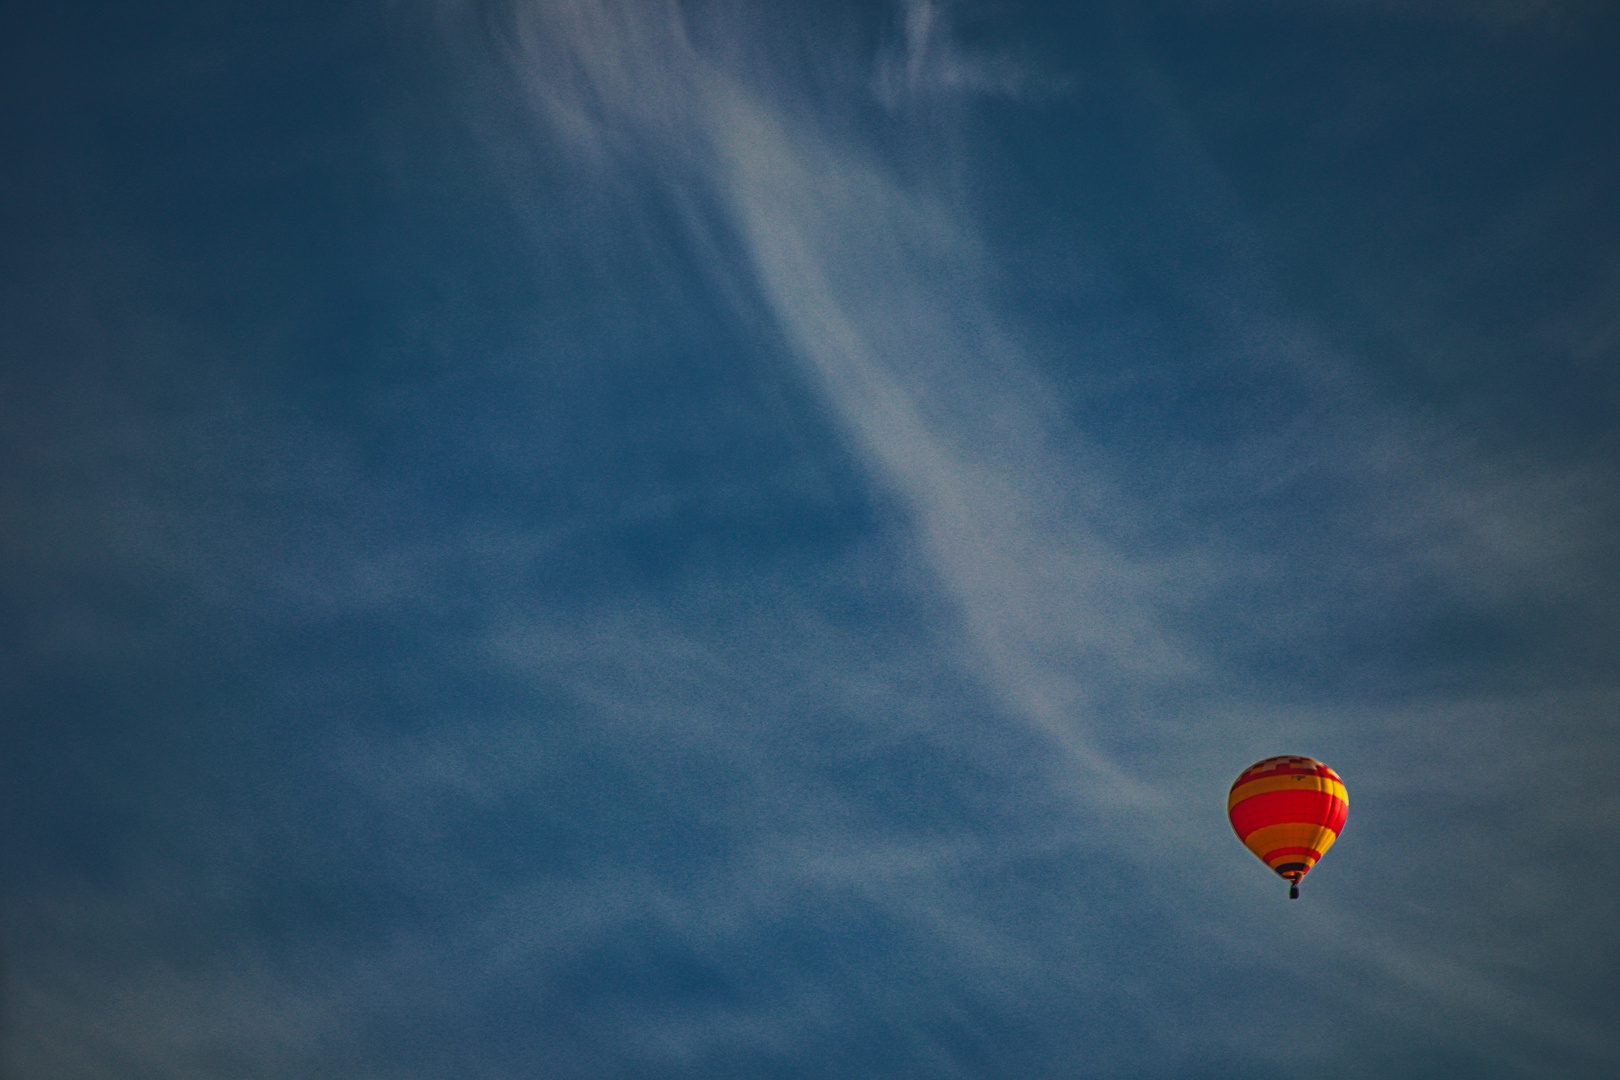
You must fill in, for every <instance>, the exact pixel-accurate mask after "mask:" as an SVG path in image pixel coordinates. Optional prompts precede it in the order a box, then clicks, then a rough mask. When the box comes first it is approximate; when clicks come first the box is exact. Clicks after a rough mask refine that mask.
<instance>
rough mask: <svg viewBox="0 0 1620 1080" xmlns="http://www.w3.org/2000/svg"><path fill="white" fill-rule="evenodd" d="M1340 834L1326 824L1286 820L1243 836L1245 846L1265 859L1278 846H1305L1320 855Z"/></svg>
mask: <svg viewBox="0 0 1620 1080" xmlns="http://www.w3.org/2000/svg"><path fill="white" fill-rule="evenodd" d="M1338 838H1339V834H1338V833H1336V832H1334V831H1333V830H1332V829H1329V828H1327V827H1326V826H1325V825H1317V824H1315V823H1313V822H1309V821H1285V822H1283V823H1282V824H1280V825H1267V826H1266V827H1265V828H1263V829H1256V830H1254V832H1252V833H1250V834H1249V835H1248V836H1245V837H1244V838H1243V846H1244V847H1246V848H1248V849H1249V850H1250V851H1252V852H1254V853H1255V854H1256V855H1258V856H1259V857H1260V858H1262V859H1264V858H1265V857H1266V856H1267V855H1268V854H1270V853H1271V852H1273V851H1276V850H1277V849H1278V848H1290V847H1305V848H1311V849H1313V850H1314V851H1315V852H1316V853H1317V855H1318V856H1321V855H1323V854H1325V853H1326V852H1327V849H1328V848H1330V847H1332V846H1333V841H1335V840H1337V839H1338Z"/></svg>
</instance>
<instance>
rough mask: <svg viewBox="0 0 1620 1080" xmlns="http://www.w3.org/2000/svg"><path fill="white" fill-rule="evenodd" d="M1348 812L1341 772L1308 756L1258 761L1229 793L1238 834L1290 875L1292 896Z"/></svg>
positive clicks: (1228, 804) (1229, 808)
mask: <svg viewBox="0 0 1620 1080" xmlns="http://www.w3.org/2000/svg"><path fill="white" fill-rule="evenodd" d="M1349 812H1350V796H1349V795H1348V794H1346V793H1345V790H1344V781H1343V780H1340V779H1339V774H1338V773H1336V772H1334V771H1333V770H1332V769H1330V768H1328V767H1327V766H1326V765H1324V764H1322V763H1321V762H1320V761H1317V760H1316V759H1315V758H1308V757H1274V758H1266V760H1264V761H1257V762H1255V763H1254V764H1253V765H1250V766H1249V767H1248V768H1247V769H1244V770H1243V772H1242V773H1240V774H1239V775H1238V778H1237V779H1236V780H1234V781H1232V790H1231V792H1230V794H1228V795H1227V797H1226V814H1227V816H1228V817H1229V818H1231V819H1232V828H1233V830H1234V831H1235V832H1236V833H1237V835H1238V839H1239V840H1241V841H1243V846H1244V847H1246V848H1248V849H1249V850H1250V851H1252V852H1254V853H1255V855H1256V856H1258V857H1259V859H1260V861H1261V862H1263V863H1265V864H1266V865H1267V866H1269V867H1271V868H1272V869H1273V870H1275V871H1276V872H1277V875H1278V876H1279V877H1282V878H1285V879H1286V880H1287V881H1288V898H1289V899H1290V900H1298V899H1299V879H1300V878H1302V877H1304V876H1305V875H1306V874H1308V873H1310V872H1311V867H1313V866H1315V865H1316V863H1317V861H1318V860H1319V859H1321V858H1322V856H1323V854H1325V853H1326V852H1327V849H1328V848H1330V847H1332V846H1333V841H1335V840H1337V839H1338V838H1339V832H1340V831H1341V830H1342V829H1343V828H1344V819H1345V816H1346V815H1347V814H1349Z"/></svg>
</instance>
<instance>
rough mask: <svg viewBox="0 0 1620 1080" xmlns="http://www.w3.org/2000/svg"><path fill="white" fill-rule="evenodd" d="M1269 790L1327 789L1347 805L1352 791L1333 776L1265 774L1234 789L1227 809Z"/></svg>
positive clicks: (1227, 799)
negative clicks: (1347, 789) (1346, 789)
mask: <svg viewBox="0 0 1620 1080" xmlns="http://www.w3.org/2000/svg"><path fill="white" fill-rule="evenodd" d="M1268 791H1325V792H1327V793H1328V794H1329V795H1332V796H1335V797H1336V798H1339V799H1343V800H1344V804H1345V805H1346V806H1349V805H1350V793H1349V792H1347V791H1345V789H1344V785H1343V784H1341V783H1339V781H1337V780H1335V779H1333V778H1332V777H1331V776H1263V777H1261V778H1260V779H1258V780H1250V781H1249V782H1248V783H1247V784H1243V785H1242V786H1240V787H1235V788H1233V789H1232V793H1231V794H1230V795H1228V796H1227V797H1226V809H1227V811H1228V812H1230V811H1231V809H1232V807H1234V806H1236V805H1237V804H1238V803H1240V802H1242V801H1243V800H1244V799H1247V798H1249V797H1250V796H1253V795H1264V794H1265V793H1266V792H1268Z"/></svg>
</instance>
